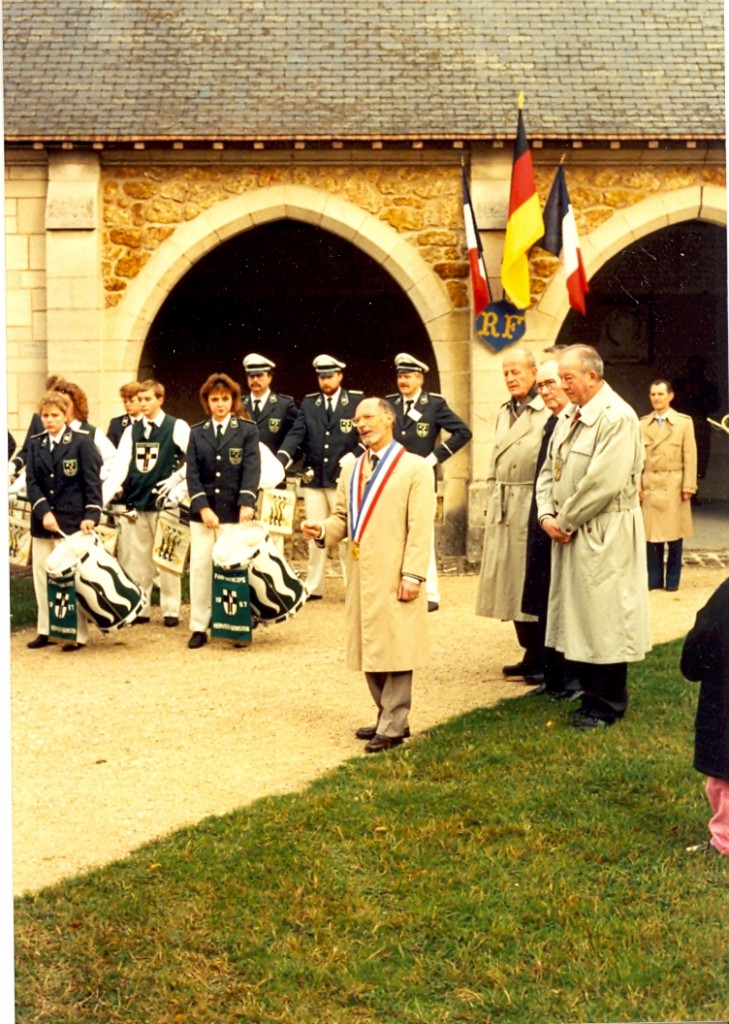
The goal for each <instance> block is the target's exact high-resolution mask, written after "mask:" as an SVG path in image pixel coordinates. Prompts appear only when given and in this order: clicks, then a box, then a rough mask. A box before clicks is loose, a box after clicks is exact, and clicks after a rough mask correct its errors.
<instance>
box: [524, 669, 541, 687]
mask: <svg viewBox="0 0 729 1024" xmlns="http://www.w3.org/2000/svg"><path fill="white" fill-rule="evenodd" d="M524 682H525V683H526V684H527V686H541V685H542V683H543V682H544V672H527V673H526V675H525V676H524Z"/></svg>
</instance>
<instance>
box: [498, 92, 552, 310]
mask: <svg viewBox="0 0 729 1024" xmlns="http://www.w3.org/2000/svg"><path fill="white" fill-rule="evenodd" d="M521 103H522V98H521V97H520V99H519V126H518V129H517V134H516V144H515V146H514V164H513V166H512V170H511V192H510V195H509V219H508V221H507V223H506V238H505V239H504V255H503V258H502V261H501V283H502V284H503V286H504V291H505V292H506V293H507V295H508V296H509V298H510V299H511V301H512V302H513V303H514V305H515V306H516V307H517V309H527V308H528V307H529V303H530V298H531V296H530V290H529V250H530V249H531V247H532V246H533V245H534V244H535V243H536V242H538V241H539V239H540V238H541V237H542V235H543V234H544V223H543V221H542V211H541V207H540V205H539V196H538V195H537V185H536V182H535V180H534V168H533V166H532V154H531V150H530V149H529V143H528V141H527V137H526V131H525V130H524V117H523V114H522V110H521Z"/></svg>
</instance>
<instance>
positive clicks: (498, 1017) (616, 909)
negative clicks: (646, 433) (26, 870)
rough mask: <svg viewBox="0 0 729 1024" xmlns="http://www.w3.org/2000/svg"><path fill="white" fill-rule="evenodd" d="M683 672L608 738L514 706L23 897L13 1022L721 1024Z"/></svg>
mask: <svg viewBox="0 0 729 1024" xmlns="http://www.w3.org/2000/svg"><path fill="white" fill-rule="evenodd" d="M679 651H680V644H679V643H674V644H670V645H664V646H663V647H661V648H658V649H657V650H656V651H655V652H654V653H653V654H652V655H651V656H650V657H649V658H648V659H647V660H646V662H645V663H643V664H642V665H640V666H638V667H637V668H636V669H633V670H631V693H632V704H631V708H630V710H629V714H628V717H627V718H626V720H625V721H624V722H623V723H621V724H619V725H617V726H616V727H614V728H613V729H610V730H605V731H601V732H597V733H588V734H585V733H578V732H576V731H575V730H571V729H569V728H568V727H566V726H565V720H566V716H567V709H566V708H564V707H563V706H561V705H550V704H548V703H547V702H545V701H544V699H543V698H527V697H525V698H524V699H522V700H518V701H508V702H505V703H503V704H502V705H499V706H497V707H495V708H491V709H485V710H482V711H478V712H474V713H472V714H469V715H466V716H464V717H463V718H461V719H458V720H456V721H453V722H452V723H449V724H447V725H444V726H441V727H439V728H437V729H434V730H432V732H430V733H429V734H427V735H425V736H422V737H419V738H416V739H414V740H412V741H410V742H409V743H408V744H407V745H406V746H404V747H402V748H399V749H398V750H396V751H392V752H390V753H388V754H384V755H378V756H376V757H371V758H365V757H360V758H355V759H353V760H352V761H349V762H347V763H346V764H344V765H342V766H341V767H340V768H339V769H337V770H335V771H333V772H331V773H330V774H328V775H327V776H325V777H324V778H322V779H321V780H319V781H318V782H316V783H315V784H314V785H312V786H310V787H309V788H308V789H307V790H306V791H305V792H303V793H301V794H297V795H291V796H286V797H277V798H269V799H265V800H261V801H259V802H257V803H255V804H254V805H252V806H251V807H248V808H246V809H244V810H240V811H238V812H236V813H234V814H230V815H228V816H226V817H224V818H210V819H208V820H206V821H204V822H202V823H200V824H199V825H198V826H197V827H195V828H188V829H184V830H182V831H180V832H177V833H175V834H173V835H172V836H170V837H168V838H167V839H165V840H163V841H159V842H155V843H152V844H149V845H147V846H145V847H143V848H142V849H140V850H139V851H137V852H136V853H135V854H134V855H133V856H132V857H129V858H128V859H126V860H124V861H120V862H118V863H115V864H113V865H111V866H109V867H107V868H104V869H102V870H98V871H95V872H93V873H90V874H87V875H84V876H82V877H79V878H77V879H75V880H73V881H70V882H67V883H65V884H62V885H58V886H55V887H53V888H50V889H47V890H44V891H42V892H40V893H38V894H36V895H32V896H25V897H22V898H20V899H19V900H18V901H17V903H16V956H17V994H16V999H17V1021H18V1022H20V1024H30V1022H31V1021H33V1022H35V1021H44V1022H50V1024H87V1022H88V1024H106V1022H109V1024H111V1022H124V1024H136V1022H139V1024H192V1022H194V1024H208V1022H210V1024H213V1022H215V1024H233V1022H235V1024H240V1022H261V1024H262V1022H291V1024H353V1022H377V1024H380V1022H382V1024H385V1022H394V1024H411V1022H413V1024H414V1022H428V1024H436V1022H438V1024H441V1022H443V1024H445V1022H449V1024H450V1022H472V1024H488V1022H494V1024H511V1022H515V1024H516V1022H524V1024H534V1022H563V1021H581V1022H582V1021H625V1020H631V1021H651V1020H652V1021H656V1020H661V1021H664V1020H688V1019H704V1020H706V1019H712V1020H713V1019H719V1018H726V1015H727V1009H728V1008H729V954H728V948H729V946H728V944H727V919H728V914H727V911H728V909H729V858H722V857H719V856H715V855H700V854H694V855H690V854H687V853H685V851H684V848H685V846H686V845H687V844H689V843H691V842H697V841H699V840H701V839H704V838H706V836H707V835H708V833H707V830H706V821H707V819H708V816H709V812H708V803H707V802H706V800H705V797H704V795H703V791H702V784H703V777H702V776H699V775H698V774H697V773H695V772H694V771H693V769H692V768H691V758H692V735H693V731H692V722H693V709H694V706H695V701H696V695H697V688H696V686H695V684H692V683H687V682H685V681H684V680H682V679H681V677H680V675H679V673H678V670H677V667H676V666H677V661H678V655H679ZM305 740H306V738H305V737H302V742H305ZM250 741H251V742H255V741H256V737H250ZM258 741H260V742H265V736H260V737H258Z"/></svg>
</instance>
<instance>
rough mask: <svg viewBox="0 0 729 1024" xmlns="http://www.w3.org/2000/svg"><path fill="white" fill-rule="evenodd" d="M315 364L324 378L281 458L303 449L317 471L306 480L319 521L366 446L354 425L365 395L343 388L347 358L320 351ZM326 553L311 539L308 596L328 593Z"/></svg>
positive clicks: (308, 500)
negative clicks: (344, 473) (341, 478)
mask: <svg viewBox="0 0 729 1024" xmlns="http://www.w3.org/2000/svg"><path fill="white" fill-rule="evenodd" d="M312 366H313V367H314V371H315V372H316V375H317V378H318V381H319V390H318V391H314V392H312V393H311V394H308V395H306V397H305V398H304V400H303V401H302V403H301V407H300V409H299V415H298V417H297V419H296V422H295V423H294V425H293V427H292V428H291V430H290V431H289V432H288V434H287V435H286V437H285V439H284V442H283V444H282V446H281V448H280V449H279V451H278V453H277V454H278V457H279V459H281V462H282V463H283V467H284V469H288V468H289V467H290V466H291V464H292V463H293V462H294V461H295V460H296V458H297V456H298V453H299V452H300V451H303V453H304V467H305V468H308V469H311V470H313V473H312V477H311V480H309V481H307V482H306V483H305V484H304V489H303V490H304V508H305V510H306V518H307V519H311V520H315V521H317V522H318V521H319V520H320V519H324V518H325V517H326V516H328V515H329V514H330V513H331V512H332V511H333V509H334V505H335V501H336V494H337V481H338V479H339V474H340V472H341V471H342V469H343V467H344V466H346V465H347V464H348V463H349V462H354V458H355V456H356V455H359V454H360V453H361V452H362V451H363V445H362V444H361V443H360V440H359V437H358V435H357V431H356V430H355V429H354V411H355V409H356V408H357V403H358V402H360V401H361V400H362V399H363V398H364V394H363V392H362V391H351V390H347V389H346V388H343V387H342V379H343V373H342V371H343V370H344V369H345V367H346V363H342V362H340V361H339V360H338V359H334V358H333V357H332V356H328V355H320V356H317V357H316V359H315V360H314V361H313V363H312ZM326 560H327V553H326V551H325V550H324V549H323V548H319V547H317V545H316V544H314V543H313V542H312V543H310V544H309V565H308V569H307V574H306V589H307V590H308V592H309V598H308V600H309V601H318V600H320V599H321V598H322V597H323V593H322V591H323V589H324V572H325V569H326ZM340 560H341V563H342V576H343V578H344V580H345V582H346V571H345V561H344V554H343V552H342V554H341V556H340Z"/></svg>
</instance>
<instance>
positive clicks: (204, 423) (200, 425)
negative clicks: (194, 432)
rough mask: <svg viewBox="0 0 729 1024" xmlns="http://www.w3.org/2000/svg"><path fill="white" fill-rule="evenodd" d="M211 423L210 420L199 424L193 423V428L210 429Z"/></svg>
mask: <svg viewBox="0 0 729 1024" xmlns="http://www.w3.org/2000/svg"><path fill="white" fill-rule="evenodd" d="M210 422H211V421H210V420H209V419H207V420H200V422H199V423H193V425H192V426H193V428H194V427H209V426H210Z"/></svg>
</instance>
